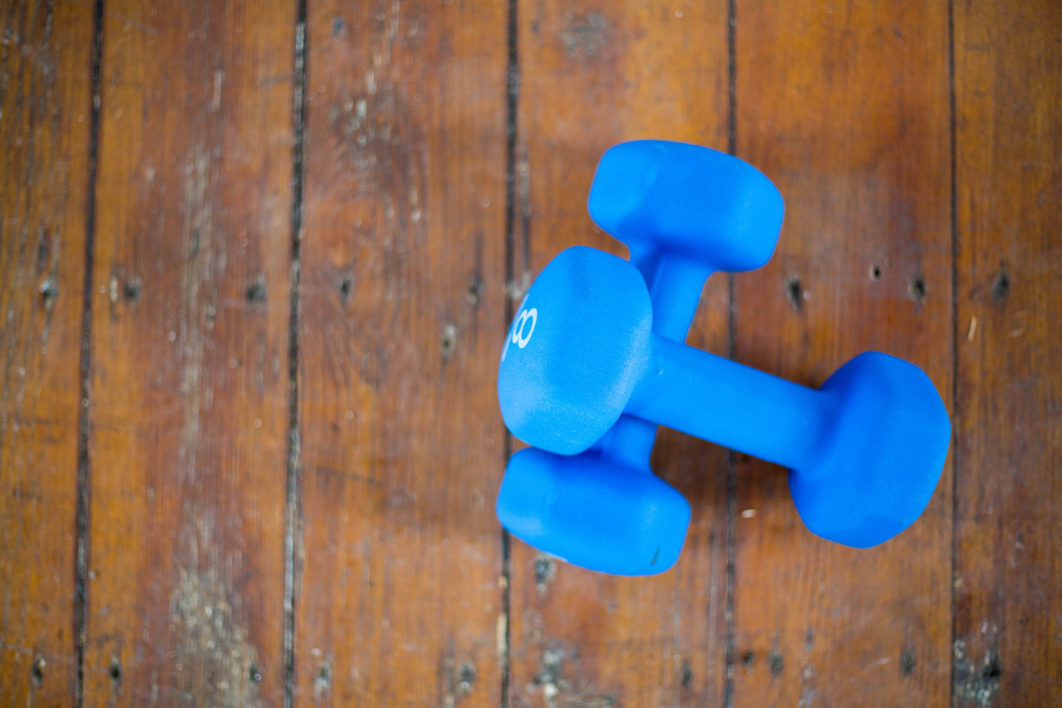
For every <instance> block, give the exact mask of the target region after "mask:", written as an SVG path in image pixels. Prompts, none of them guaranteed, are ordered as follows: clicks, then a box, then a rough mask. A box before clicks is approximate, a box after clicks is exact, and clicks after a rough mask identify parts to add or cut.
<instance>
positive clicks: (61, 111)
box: [0, 2, 92, 705]
mask: <svg viewBox="0 0 1062 708" xmlns="http://www.w3.org/2000/svg"><path fill="white" fill-rule="evenodd" d="M0 35H2V39H0V144H2V145H3V151H4V152H3V154H4V158H3V167H2V169H0V697H2V698H3V700H4V701H5V702H6V701H10V702H11V704H12V705H14V704H18V705H31V704H48V705H52V704H54V705H59V704H63V703H70V702H72V701H73V700H74V694H75V686H76V674H77V663H76V654H75V626H74V552H75V546H76V540H75V515H76V500H77V487H76V485H77V443H78V410H79V406H78V400H79V399H80V384H79V373H78V361H79V358H80V351H81V346H80V338H81V309H82V308H81V300H82V297H81V291H82V287H83V283H84V277H85V261H84V256H85V234H86V230H85V214H86V205H87V190H88V180H89V170H88V152H89V140H90V135H89V133H90V131H89V125H90V120H89V117H90V111H91V99H90V94H91V86H92V71H91V68H92V67H91V52H92V10H91V8H84V7H80V6H73V5H71V4H69V3H63V4H60V5H58V6H54V7H53V6H47V7H45V6H42V4H40V3H24V2H19V3H10V4H6V5H5V7H4V8H3V9H2V10H0Z"/></svg>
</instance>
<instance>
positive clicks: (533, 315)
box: [513, 307, 538, 349]
mask: <svg viewBox="0 0 1062 708" xmlns="http://www.w3.org/2000/svg"><path fill="white" fill-rule="evenodd" d="M528 320H531V327H530V328H528V327H527V321H528ZM536 324H538V308H537V307H532V308H531V309H530V310H524V311H523V312H521V313H520V316H519V317H517V318H516V324H514V325H513V344H515V345H516V346H518V347H520V348H521V349H523V348H524V347H526V346H527V343H528V342H530V341H531V335H532V334H534V333H535V325H536ZM525 329H527V336H524V330H525Z"/></svg>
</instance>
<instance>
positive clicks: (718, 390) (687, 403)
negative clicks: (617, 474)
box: [625, 313, 838, 468]
mask: <svg viewBox="0 0 1062 708" xmlns="http://www.w3.org/2000/svg"><path fill="white" fill-rule="evenodd" d="M654 314H655V313H654ZM651 342H652V344H651V350H650V356H649V362H648V365H647V368H646V371H645V373H644V375H643V376H642V378H641V381H640V382H639V383H638V385H637V387H636V388H635V390H634V393H633V394H632V396H631V398H630V401H629V402H628V403H627V407H626V410H625V414H626V415H631V416H634V417H636V418H640V419H642V420H646V421H651V422H652V423H655V424H659V425H665V426H667V427H669V428H674V429H676V430H679V431H682V432H684V433H688V434H690V435H693V436H696V437H699V438H702V439H705V440H709V441H711V442H715V443H718V444H720V445H724V446H726V447H729V448H731V449H734V450H738V451H740V452H745V453H748V454H750V455H753V456H755V457H758V458H761V459H764V460H767V461H769V462H774V463H776V464H779V465H783V466H785V467H789V468H794V467H803V466H804V465H805V463H806V462H808V461H809V460H812V459H815V457H816V456H817V455H821V452H822V444H823V441H824V436H825V434H826V433H828V432H829V427H830V421H831V419H832V418H833V415H832V414H833V412H834V411H835V410H836V407H837V404H838V401H836V400H835V398H834V396H832V395H831V394H829V393H825V392H822V391H816V390H814V389H810V388H807V387H805V386H801V385H799V384H795V383H792V382H790V381H786V380H784V379H780V378H778V377H776V376H771V375H770V374H765V373H763V372H762V371H757V370H756V369H753V368H750V367H748V366H744V365H742V364H738V363H736V362H734V361H731V360H729V359H724V358H723V357H719V356H716V355H714V354H710V353H708V352H705V351H701V350H700V349H696V348H694V347H690V346H687V345H685V344H682V343H679V342H674V341H671V340H669V339H666V338H664V337H659V336H656V335H655V334H654V335H653V337H652V340H651Z"/></svg>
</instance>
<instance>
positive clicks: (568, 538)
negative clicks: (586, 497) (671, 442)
mask: <svg viewBox="0 0 1062 708" xmlns="http://www.w3.org/2000/svg"><path fill="white" fill-rule="evenodd" d="M588 206H589V210H590V215H591V217H592V218H593V219H594V221H595V222H596V223H597V224H598V225H599V226H601V228H602V229H604V230H605V231H607V232H608V233H610V234H612V235H613V236H615V237H616V238H618V239H619V240H620V241H622V242H624V243H625V244H627V246H628V247H629V249H630V254H631V261H632V262H633V263H634V264H635V265H636V266H637V267H638V269H639V270H640V271H641V274H642V277H643V278H644V280H645V283H646V284H647V285H648V290H649V293H650V297H651V300H652V303H653V310H654V319H653V322H652V327H653V331H654V332H656V334H658V335H659V336H662V337H666V338H670V339H673V340H676V341H683V340H684V339H685V337H686V333H687V331H688V329H689V325H690V322H691V320H692V319H693V315H694V312H695V311H696V308H697V303H698V301H699V299H700V294H701V289H702V288H703V286H704V281H705V280H706V279H707V278H708V276H709V275H711V274H712V273H713V272H715V271H717V270H723V271H730V272H736V271H743V270H752V269H755V268H759V267H760V266H762V265H764V264H765V263H766V262H767V261H768V260H769V259H770V257H771V254H772V253H773V252H774V247H775V244H776V242H777V239H778V233H779V230H780V228H781V223H782V213H783V203H782V197H781V194H779V192H778V190H777V188H775V186H774V185H773V184H771V182H770V180H768V179H767V178H766V177H765V176H764V175H763V174H762V173H760V172H759V171H758V170H756V169H755V168H754V167H752V166H751V165H748V164H747V163H745V162H742V161H741V160H738V159H736V158H733V157H731V156H729V155H726V154H724V153H720V152H717V151H715V150H710V149H708V148H704V147H700V146H696V145H689V144H683V143H674V142H666V141H659V140H642V141H634V142H629V143H622V144H620V145H617V146H615V147H613V148H611V149H609V150H608V151H607V152H606V153H605V154H604V156H603V157H602V158H601V162H600V164H599V165H598V169H597V172H596V174H595V177H594V183H593V186H592V188H591V191H590V198H589V205H588ZM536 317H537V312H536V311H534V310H533V309H527V308H522V309H521V310H520V311H519V314H518V315H517V318H516V320H515V321H514V325H513V328H512V330H511V331H510V335H509V338H508V339H507V343H506V351H508V347H510V346H519V345H520V344H521V343H525V342H524V337H526V336H528V333H529V332H532V331H533V329H534V327H535V320H536ZM586 403H587V404H589V403H590V402H586ZM582 408H583V410H589V409H590V408H589V406H582ZM609 425H611V428H610V427H609ZM596 430H597V432H598V433H599V437H600V439H599V440H598V441H597V442H596V444H595V445H594V446H593V448H592V449H590V450H589V451H587V452H584V453H583V454H581V455H577V456H575V457H559V456H556V455H551V454H549V453H546V452H543V451H539V450H524V451H522V452H520V453H517V454H516V455H515V456H514V457H513V459H512V461H511V462H510V464H509V466H508V468H507V472H506V477H505V481H504V482H503V485H502V489H501V492H500V494H499V498H498V504H497V513H498V517H499V519H500V520H501V522H502V524H503V525H505V526H506V527H507V528H508V529H509V530H510V531H512V532H513V533H514V534H516V535H517V536H518V537H520V538H523V539H524V540H525V541H527V542H529V543H531V544H532V545H535V546H537V547H538V548H540V549H542V550H546V551H549V552H551V553H553V554H555V555H558V556H561V557H563V558H566V559H567V560H569V561H570V562H572V563H576V564H579V565H583V566H587V567H591V568H595V569H597V570H603V571H607V572H613V573H625V574H645V573H654V572H661V571H663V570H666V569H667V568H668V567H670V566H671V565H672V564H673V563H674V561H675V560H676V559H677V558H678V554H679V551H680V550H681V547H682V542H683V540H684V538H685V529H686V527H687V525H688V521H689V505H688V504H687V503H686V500H685V499H683V498H682V496H681V495H680V494H679V493H678V492H676V491H675V490H674V489H672V488H671V487H670V486H668V485H667V484H666V483H665V482H663V481H662V480H660V479H659V478H657V477H655V476H653V475H652V473H651V471H650V469H649V455H650V452H651V451H652V446H653V441H654V439H655V437H656V424H654V423H652V422H648V421H645V420H641V419H638V418H633V417H630V416H621V417H620V419H619V420H618V421H615V422H614V424H611V423H610V422H609V421H607V420H599V421H598V426H597V429H596ZM606 431H607V432H606ZM535 471H537V472H540V473H541V474H542V475H545V476H547V477H548V476H551V475H557V476H559V477H562V478H563V479H564V480H565V483H566V484H574V483H576V482H577V481H578V480H579V479H583V478H585V477H586V476H587V475H590V474H591V473H594V472H595V471H596V474H598V475H600V476H601V477H602V478H604V479H608V480H613V481H616V486H613V487H608V488H607V489H604V488H602V489H599V490H598V493H600V494H605V493H608V492H610V491H616V492H617V493H618V496H617V497H616V498H614V499H612V500H611V501H609V502H608V504H607V506H608V507H609V508H610V510H611V511H610V512H609V513H607V514H603V515H602V516H601V518H599V519H598V521H597V527H598V528H599V529H602V533H603V534H604V535H605V537H607V538H610V539H612V541H613V543H612V544H610V545H608V546H605V545H603V544H597V543H585V544H584V543H581V542H580V541H579V534H577V533H570V532H568V531H566V530H564V528H563V526H564V524H565V523H567V522H569V521H573V522H578V520H579V519H580V518H584V517H585V515H586V513H587V512H586V511H585V510H583V511H581V512H580V513H579V514H578V515H576V516H575V517H571V516H569V515H566V514H563V513H559V510H560V507H557V506H550V507H549V508H550V509H551V510H552V511H554V512H558V513H555V514H553V515H552V518H551V521H550V522H549V523H547V524H544V525H543V523H542V518H541V514H539V511H540V510H541V511H542V513H543V514H544V513H545V511H544V509H543V508H541V507H536V506H535V505H536V503H537V502H536V496H535V493H534V492H533V491H532V492H530V493H524V492H523V491H521V490H520V484H521V483H522V482H523V481H527V482H529V483H531V484H533V485H537V484H538V483H539V482H540V481H541V479H538V478H536V476H535V474H534V472H535ZM620 477H623V478H624V479H626V482H621V481H617V480H619V478H620ZM632 485H636V486H637V485H640V488H642V492H641V493H639V494H635V493H633V492H632V489H633V487H632ZM537 488H538V489H542V487H537ZM575 496H578V494H576V495H575ZM645 500H655V501H653V503H655V504H658V505H659V504H664V503H665V502H666V503H667V504H668V510H667V513H657V510H654V509H656V507H654V508H652V509H650V508H648V507H646V506H645V505H644V503H643V502H644V501H645ZM529 524H530V525H531V526H535V527H536V528H538V531H531V530H529ZM610 525H614V526H615V527H616V528H615V529H614V530H613V531H605V530H604V529H606V528H609V527H610ZM654 539H666V541H667V542H666V543H664V544H663V545H661V544H658V543H656V541H654ZM639 544H640V545H639Z"/></svg>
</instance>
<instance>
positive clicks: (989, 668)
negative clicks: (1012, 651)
mask: <svg viewBox="0 0 1062 708" xmlns="http://www.w3.org/2000/svg"><path fill="white" fill-rule="evenodd" d="M1002 675H1003V667H1002V666H1000V665H999V658H998V657H996V656H992V657H991V658H990V659H989V660H988V663H987V664H985V668H984V670H983V671H981V676H982V678H984V679H985V681H986V682H991V683H998V682H999V677H1000V676H1002Z"/></svg>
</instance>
